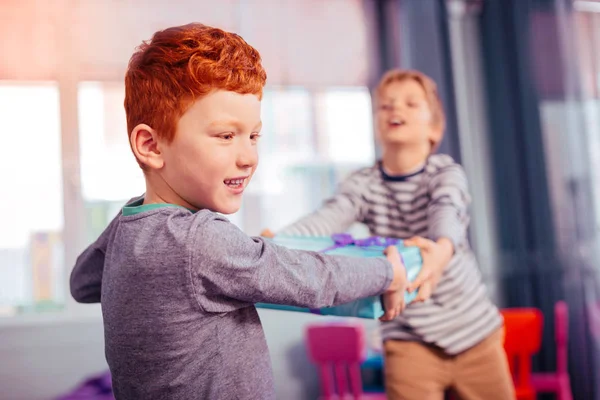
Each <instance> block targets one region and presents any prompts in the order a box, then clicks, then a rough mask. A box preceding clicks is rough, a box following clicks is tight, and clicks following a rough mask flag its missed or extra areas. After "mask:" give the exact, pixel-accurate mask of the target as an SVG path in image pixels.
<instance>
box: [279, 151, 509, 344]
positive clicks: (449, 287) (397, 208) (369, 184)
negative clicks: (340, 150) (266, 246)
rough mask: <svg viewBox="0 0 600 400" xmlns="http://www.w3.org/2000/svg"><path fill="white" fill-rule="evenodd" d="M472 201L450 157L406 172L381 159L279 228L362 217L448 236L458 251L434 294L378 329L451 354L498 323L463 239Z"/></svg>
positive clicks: (340, 226)
mask: <svg viewBox="0 0 600 400" xmlns="http://www.w3.org/2000/svg"><path fill="white" fill-rule="evenodd" d="M470 201H471V199H470V195H469V191H468V185H467V179H466V175H465V172H464V170H463V168H462V167H461V166H460V165H459V164H457V163H455V162H454V160H453V159H452V158H451V157H449V156H447V155H441V154H440V155H432V156H430V157H429V158H428V160H427V162H426V163H425V166H424V167H423V169H422V170H420V171H418V172H416V173H414V174H410V175H404V176H389V175H387V174H386V173H385V172H384V171H383V169H382V167H381V163H380V162H379V163H377V164H376V165H374V166H372V167H369V168H364V169H361V170H359V171H357V172H355V173H353V174H351V175H350V176H349V177H348V178H347V179H346V180H345V181H344V182H342V184H341V185H340V187H339V189H338V191H337V193H336V194H335V195H334V196H333V197H331V198H330V199H328V200H326V201H325V203H324V204H323V206H322V207H321V208H320V209H318V210H317V211H315V212H313V213H312V214H309V215H307V216H306V217H304V218H302V219H300V220H299V221H297V222H296V223H294V224H292V225H291V226H288V227H286V228H284V229H283V230H282V231H280V232H278V234H286V235H310V236H321V235H331V234H333V233H336V232H343V231H345V230H347V229H348V228H349V227H350V225H352V224H353V223H355V222H361V223H364V224H365V225H367V227H368V228H369V231H370V232H371V234H373V235H377V236H388V237H395V238H400V239H408V238H410V237H412V236H422V237H426V238H429V239H431V240H438V239H440V238H442V237H445V238H448V239H449V240H451V241H452V243H453V245H454V249H455V254H454V256H453V257H452V259H451V261H450V263H449V264H448V265H447V266H446V268H445V270H444V273H443V275H442V277H441V279H440V282H439V284H438V286H437V288H436V289H435V291H434V293H433V295H432V296H431V298H430V299H429V300H427V301H426V302H424V303H413V304H410V305H409V306H408V307H407V308H406V310H405V311H404V313H403V314H402V315H401V316H399V317H398V318H397V319H395V320H394V321H390V322H384V323H382V328H381V330H382V336H383V339H384V340H389V339H395V340H416V341H421V342H424V343H428V344H432V345H435V346H437V347H439V348H441V349H443V350H444V351H445V352H446V353H447V354H450V355H454V354H458V353H461V352H463V351H465V350H467V349H469V348H471V347H472V346H474V345H476V344H478V343H479V342H481V341H482V340H483V339H485V338H486V337H488V336H489V335H490V334H491V333H493V332H494V331H495V330H496V329H498V328H499V327H500V326H501V325H502V317H501V316H500V313H499V311H498V309H497V308H496V306H495V305H494V304H493V303H492V301H491V300H490V298H489V297H488V295H487V293H486V289H485V286H484V284H483V281H482V278H481V273H480V270H479V266H478V264H477V261H476V259H475V255H474V254H473V251H472V250H471V248H470V245H469V242H468V239H467V229H468V226H469V211H468V208H469V204H470Z"/></svg>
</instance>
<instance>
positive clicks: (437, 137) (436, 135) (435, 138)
mask: <svg viewBox="0 0 600 400" xmlns="http://www.w3.org/2000/svg"><path fill="white" fill-rule="evenodd" d="M443 134H444V131H443V130H442V129H439V128H434V129H432V130H431V133H430V134H429V141H430V142H432V143H435V144H436V145H437V144H439V143H440V142H441V141H442V136H443Z"/></svg>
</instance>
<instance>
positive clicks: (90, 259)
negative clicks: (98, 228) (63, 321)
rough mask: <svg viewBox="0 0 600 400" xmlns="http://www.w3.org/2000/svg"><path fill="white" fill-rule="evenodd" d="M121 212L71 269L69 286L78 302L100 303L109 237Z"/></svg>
mask: <svg viewBox="0 0 600 400" xmlns="http://www.w3.org/2000/svg"><path fill="white" fill-rule="evenodd" d="M140 199H142V197H136V198H133V199H131V200H129V201H128V202H127V204H131V203H132V202H134V201H138V200H140ZM119 215H121V213H120V212H119V214H117V216H115V218H114V219H113V220H112V221H111V222H110V224H109V225H108V226H107V227H106V229H105V230H104V232H102V234H101V235H100V236H99V237H98V239H96V241H95V242H94V243H92V244H90V245H89V246H88V247H87V248H86V249H85V250H84V251H83V252H82V253H81V254H80V255H79V257H77V261H76V262H75V267H73V270H72V271H71V277H70V282H69V286H70V289H71V296H73V298H74V299H75V301H77V302H78V303H99V302H100V292H101V288H102V273H103V271H104V256H105V254H106V247H107V245H108V241H109V238H110V237H111V236H112V234H113V231H114V230H115V229H116V226H117V219H118V218H119Z"/></svg>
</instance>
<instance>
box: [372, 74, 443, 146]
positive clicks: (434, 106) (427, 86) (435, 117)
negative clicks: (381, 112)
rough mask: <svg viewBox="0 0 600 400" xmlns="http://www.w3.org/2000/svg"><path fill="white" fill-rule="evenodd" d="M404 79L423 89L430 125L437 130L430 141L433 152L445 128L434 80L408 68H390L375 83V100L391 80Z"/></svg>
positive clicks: (399, 80)
mask: <svg viewBox="0 0 600 400" xmlns="http://www.w3.org/2000/svg"><path fill="white" fill-rule="evenodd" d="M406 80H413V81H415V82H417V83H418V84H419V85H421V87H422V88H423V90H424V91H425V99H426V100H427V104H428V105H429V109H430V110H431V125H432V126H433V128H434V129H435V130H439V132H440V135H439V138H438V139H437V140H435V141H432V142H431V152H432V153H433V152H434V151H435V150H436V149H437V147H438V146H439V144H440V142H441V141H442V138H443V135H444V130H445V129H446V114H445V113H444V106H443V105H442V101H441V100H440V97H439V95H438V92H437V85H436V84H435V82H434V80H433V79H431V78H430V77H428V76H427V75H425V74H424V73H422V72H419V71H416V70H409V69H392V70H390V71H388V72H386V73H385V74H384V75H383V77H382V78H381V80H380V81H379V84H378V85H377V89H376V94H377V101H379V98H381V95H382V91H383V89H384V88H385V87H386V86H388V85H389V84H390V83H392V82H402V81H406Z"/></svg>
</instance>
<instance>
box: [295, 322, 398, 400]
mask: <svg viewBox="0 0 600 400" xmlns="http://www.w3.org/2000/svg"><path fill="white" fill-rule="evenodd" d="M306 347H307V350H308V356H309V358H310V360H311V361H312V362H313V363H315V364H317V366H318V368H319V375H320V380H321V394H322V397H321V398H320V399H321V400H330V399H331V400H333V399H356V400H358V399H363V400H385V398H386V397H385V394H383V393H363V391H362V379H361V376H360V364H361V363H362V362H363V361H364V360H365V358H366V355H367V346H366V340H365V329H364V327H363V326H362V325H360V324H350V323H333V324H315V325H310V326H309V327H308V328H307V330H306Z"/></svg>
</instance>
